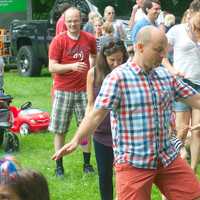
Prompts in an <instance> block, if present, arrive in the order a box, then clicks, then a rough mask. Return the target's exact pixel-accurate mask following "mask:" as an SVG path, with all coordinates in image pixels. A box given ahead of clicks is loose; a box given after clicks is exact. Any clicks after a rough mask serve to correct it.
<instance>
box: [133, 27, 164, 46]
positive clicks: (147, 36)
mask: <svg viewBox="0 0 200 200" xmlns="http://www.w3.org/2000/svg"><path fill="white" fill-rule="evenodd" d="M156 39H161V40H162V39H163V40H167V38H166V36H165V34H164V33H163V32H162V31H161V30H160V29H158V28H156V27H155V26H145V27H144V28H142V29H141V30H140V31H139V32H138V34H137V37H136V44H138V43H140V44H143V45H146V44H148V43H149V42H152V41H153V40H156Z"/></svg>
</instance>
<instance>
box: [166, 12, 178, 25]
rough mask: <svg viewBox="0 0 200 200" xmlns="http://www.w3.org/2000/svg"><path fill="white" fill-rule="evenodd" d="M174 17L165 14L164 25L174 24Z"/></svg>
mask: <svg viewBox="0 0 200 200" xmlns="http://www.w3.org/2000/svg"><path fill="white" fill-rule="evenodd" d="M175 21H176V18H175V16H174V15H173V14H166V15H165V18H164V24H165V26H166V27H171V26H173V25H174V24H175Z"/></svg>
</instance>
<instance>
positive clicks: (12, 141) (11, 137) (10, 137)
mask: <svg viewBox="0 0 200 200" xmlns="http://www.w3.org/2000/svg"><path fill="white" fill-rule="evenodd" d="M2 146H3V149H4V151H5V152H7V153H11V152H15V151H18V150H19V139H18V137H17V135H15V134H14V133H12V132H10V131H5V132H4V137H3V144H2Z"/></svg>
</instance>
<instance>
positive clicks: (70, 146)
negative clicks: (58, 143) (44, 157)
mask: <svg viewBox="0 0 200 200" xmlns="http://www.w3.org/2000/svg"><path fill="white" fill-rule="evenodd" d="M78 144H79V143H78V142H76V141H73V140H72V141H71V142H69V143H67V144H65V145H64V146H63V147H62V148H61V149H60V150H58V151H57V152H56V153H55V154H54V155H53V156H52V160H58V159H60V158H61V157H63V156H64V155H67V154H70V153H72V152H73V151H75V150H76V148H77V147H78Z"/></svg>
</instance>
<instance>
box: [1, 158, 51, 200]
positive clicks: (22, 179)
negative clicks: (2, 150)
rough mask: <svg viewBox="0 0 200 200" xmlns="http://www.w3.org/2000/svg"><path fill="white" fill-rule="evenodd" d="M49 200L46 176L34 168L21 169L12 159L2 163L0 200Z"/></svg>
mask: <svg viewBox="0 0 200 200" xmlns="http://www.w3.org/2000/svg"><path fill="white" fill-rule="evenodd" d="M1 199H12V200H49V199H50V197H49V189H48V184H47V181H46V179H45V177H44V176H43V175H42V174H41V173H39V172H36V171H34V170H27V169H19V168H18V166H17V165H16V163H14V162H13V161H11V160H4V159H3V160H1V163H0V200H1Z"/></svg>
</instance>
